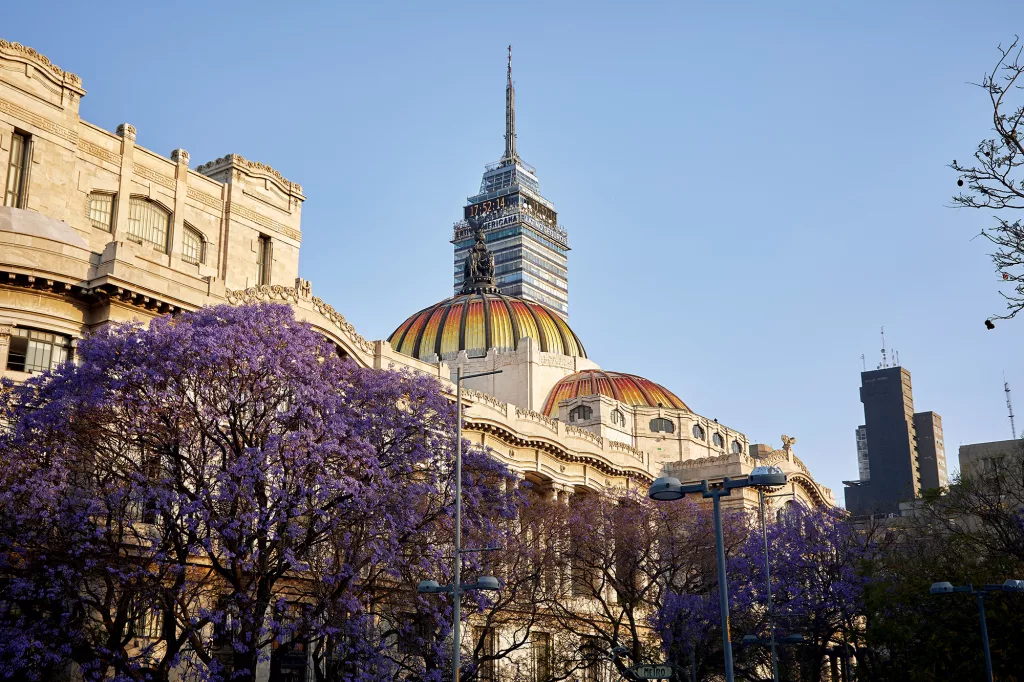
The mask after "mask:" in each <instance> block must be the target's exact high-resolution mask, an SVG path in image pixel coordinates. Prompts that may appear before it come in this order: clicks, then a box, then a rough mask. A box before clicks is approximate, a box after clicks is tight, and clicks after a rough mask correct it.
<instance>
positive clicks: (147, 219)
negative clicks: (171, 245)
mask: <svg viewBox="0 0 1024 682" xmlns="http://www.w3.org/2000/svg"><path fill="white" fill-rule="evenodd" d="M170 229H171V213H170V211H167V210H166V209H164V208H162V207H160V206H158V205H157V204H154V203H153V202H152V201H149V200H148V199H144V198H142V197H132V198H131V201H129V202H128V236H129V238H130V239H132V240H133V241H136V242H139V243H140V244H148V245H150V246H152V247H153V248H154V249H156V250H157V251H159V252H160V253H167V235H168V234H169V233H170Z"/></svg>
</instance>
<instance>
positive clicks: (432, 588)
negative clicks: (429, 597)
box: [416, 580, 441, 594]
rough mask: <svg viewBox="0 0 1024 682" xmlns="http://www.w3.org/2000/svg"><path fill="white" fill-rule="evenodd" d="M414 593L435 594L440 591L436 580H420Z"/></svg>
mask: <svg viewBox="0 0 1024 682" xmlns="http://www.w3.org/2000/svg"><path fill="white" fill-rule="evenodd" d="M416 591H417V592H419V593H421V594H436V593H438V592H440V591H441V586H440V585H439V584H438V583H437V581H436V580H421V581H420V584H419V585H417V586H416Z"/></svg>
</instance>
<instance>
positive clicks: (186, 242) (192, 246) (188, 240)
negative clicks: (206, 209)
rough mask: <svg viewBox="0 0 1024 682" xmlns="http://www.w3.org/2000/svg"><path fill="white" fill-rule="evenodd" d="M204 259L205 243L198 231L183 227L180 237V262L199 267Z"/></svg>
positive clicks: (187, 226)
mask: <svg viewBox="0 0 1024 682" xmlns="http://www.w3.org/2000/svg"><path fill="white" fill-rule="evenodd" d="M205 258H206V242H205V240H204V239H203V235H202V234H200V232H199V230H197V229H195V228H194V227H192V226H190V225H186V226H185V231H184V233H183V234H182V235H181V260H183V261H185V262H186V263H192V264H193V265H199V264H200V263H202V262H204V260H205Z"/></svg>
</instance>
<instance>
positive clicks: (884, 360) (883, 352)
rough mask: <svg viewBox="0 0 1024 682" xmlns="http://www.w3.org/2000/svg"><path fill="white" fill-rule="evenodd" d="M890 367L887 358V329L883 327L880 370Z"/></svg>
mask: <svg viewBox="0 0 1024 682" xmlns="http://www.w3.org/2000/svg"><path fill="white" fill-rule="evenodd" d="M888 366H889V360H888V359H887V358H886V356H885V327H882V366H881V367H879V369H885V368H886V367H888Z"/></svg>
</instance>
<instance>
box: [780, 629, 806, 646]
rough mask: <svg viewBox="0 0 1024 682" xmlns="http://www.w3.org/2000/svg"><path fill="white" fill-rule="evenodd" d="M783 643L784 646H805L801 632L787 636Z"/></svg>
mask: <svg viewBox="0 0 1024 682" xmlns="http://www.w3.org/2000/svg"><path fill="white" fill-rule="evenodd" d="M782 643H783V644H803V643H804V636H803V635H802V634H800V633H799V632H794V633H793V634H791V635H786V636H785V637H783V638H782Z"/></svg>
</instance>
